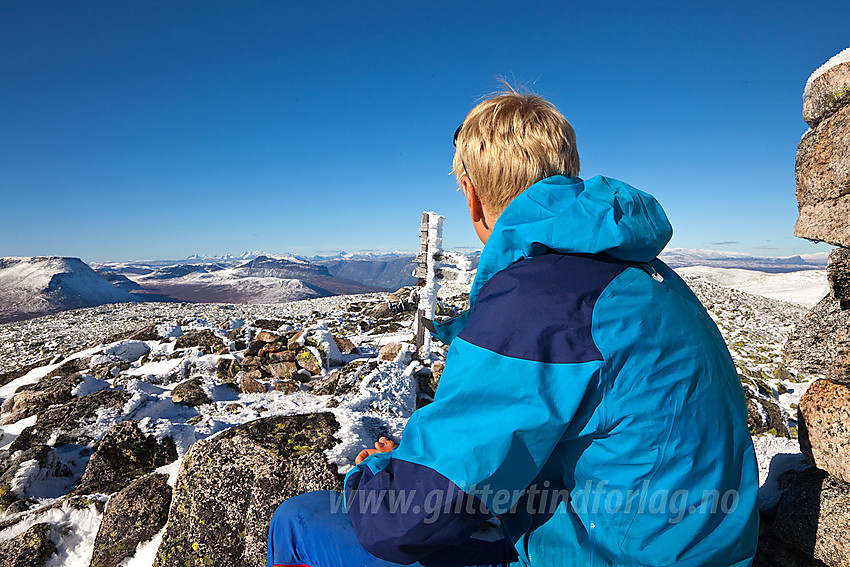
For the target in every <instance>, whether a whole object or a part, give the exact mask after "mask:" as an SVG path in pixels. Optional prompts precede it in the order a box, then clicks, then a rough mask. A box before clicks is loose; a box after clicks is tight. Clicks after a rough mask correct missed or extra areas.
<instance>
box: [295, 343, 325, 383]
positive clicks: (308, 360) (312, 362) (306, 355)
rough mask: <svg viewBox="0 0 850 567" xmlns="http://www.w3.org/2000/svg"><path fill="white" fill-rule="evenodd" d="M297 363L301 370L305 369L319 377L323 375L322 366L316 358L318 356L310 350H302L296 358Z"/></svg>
mask: <svg viewBox="0 0 850 567" xmlns="http://www.w3.org/2000/svg"><path fill="white" fill-rule="evenodd" d="M295 363H296V364H297V365H298V367H299V368H303V369H304V370H306V371H307V372H309V373H310V374H312V375H313V376H318V375H319V374H321V373H322V364H321V363H320V362H319V359H318V358H316V355H315V354H313V352H312V351H311V350H310V349H307V348H305V349H302V350H301V351H300V352H299V353H298V354H297V355H296V356H295Z"/></svg>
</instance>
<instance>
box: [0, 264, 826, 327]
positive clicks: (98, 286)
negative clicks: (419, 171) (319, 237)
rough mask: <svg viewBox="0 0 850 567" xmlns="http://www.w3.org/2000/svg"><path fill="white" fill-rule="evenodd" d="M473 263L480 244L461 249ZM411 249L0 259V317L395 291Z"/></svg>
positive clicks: (403, 281) (782, 268) (778, 267)
mask: <svg viewBox="0 0 850 567" xmlns="http://www.w3.org/2000/svg"><path fill="white" fill-rule="evenodd" d="M463 254H464V255H465V256H466V257H467V258H468V259H469V260H470V262H471V265H472V269H475V268H476V267H477V265H478V258H479V256H480V251H473V252H464V253H463ZM827 256H828V253H820V254H812V255H805V256H793V257H790V258H765V257H758V256H750V255H746V254H736V253H730V252H718V251H712V250H689V249H683V248H674V249H669V250H665V251H664V252H662V254H661V255H660V256H659V257H660V258H661V259H662V260H664V261H665V262H666V263H667V264H669V265H670V266H671V267H673V268H681V267H687V266H709V267H713V268H739V269H746V270H758V271H762V272H772V273H777V272H795V271H801V270H821V269H823V268H824V267H825V266H826V259H827ZM414 258H415V256H414V254H413V253H406V252H396V253H391V254H379V253H373V252H368V253H363V254H357V253H340V254H335V255H332V256H312V257H302V256H295V255H291V254H267V253H263V252H246V253H243V254H240V255H238V256H233V255H224V256H201V255H193V256H190V257H189V258H185V259H183V260H176V261H175V260H151V261H142V262H105V263H96V264H92V267H93V268H94V270H93V269H92V267H90V266H89V265H87V264H86V263H85V262H83V261H82V260H80V259H79V258H60V257H55V256H50V257H34V258H0V323H4V322H8V321H16V320H22V319H27V318H31V317H38V316H40V315H46V314H49V313H56V312H58V311H64V310H67V309H76V308H78V307H92V306H95V305H101V304H104V303H121V302H130V301H187V302H198V303H208V302H209V303H284V302H288V301H295V300H299V299H310V298H314V297H326V296H330V295H346V294H354V293H367V292H371V291H395V290H397V289H399V288H401V287H404V286H408V285H415V284H416V278H414V277H413V276H412V275H411V273H412V271H413V262H414Z"/></svg>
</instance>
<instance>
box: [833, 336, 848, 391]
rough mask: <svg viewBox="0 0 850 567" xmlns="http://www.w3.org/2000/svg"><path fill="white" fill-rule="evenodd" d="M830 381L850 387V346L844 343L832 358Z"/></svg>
mask: <svg viewBox="0 0 850 567" xmlns="http://www.w3.org/2000/svg"><path fill="white" fill-rule="evenodd" d="M829 379H830V380H832V381H833V382H836V383H838V384H844V385H845V386H850V344H847V343H842V344H841V345H840V346H839V350H838V351H837V352H836V353H835V355H834V356H833V357H832V364H831V365H830V367H829Z"/></svg>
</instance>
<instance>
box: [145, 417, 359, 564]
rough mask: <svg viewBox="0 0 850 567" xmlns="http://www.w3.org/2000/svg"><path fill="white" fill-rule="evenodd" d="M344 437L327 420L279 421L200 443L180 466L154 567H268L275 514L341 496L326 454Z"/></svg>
mask: <svg viewBox="0 0 850 567" xmlns="http://www.w3.org/2000/svg"><path fill="white" fill-rule="evenodd" d="M338 429H339V424H338V423H337V421H336V419H335V418H334V416H333V415H332V414H330V413H318V414H304V415H288V416H276V417H269V418H264V419H259V420H256V421H252V422H250V423H246V424H244V425H240V426H237V427H234V428H232V429H228V430H226V431H224V432H222V433H221V434H220V435H217V436H215V437H214V438H212V439H207V440H202V441H198V442H197V443H195V444H194V445H192V447H191V448H190V449H189V451H188V453H187V454H186V457H185V458H184V459H183V462H182V463H181V465H180V472H179V473H178V477H177V486H176V488H175V491H174V500H173V502H172V505H171V511H170V513H169V517H168V525H167V527H166V531H165V535H164V536H163V540H162V544H161V545H160V546H159V550H158V552H157V556H156V560H155V561H154V565H155V566H156V567H172V566H173V567H177V566H181V567H182V566H184V565H207V564H209V565H228V566H233V567H248V566H251V567H255V566H259V565H265V560H266V539H267V537H268V528H269V522H270V521H271V517H272V514H273V513H274V511H275V509H276V508H277V506H278V505H279V504H280V503H281V502H283V501H284V500H286V499H287V498H290V497H292V496H296V495H298V494H302V493H304V492H308V491H312V490H341V488H342V476H341V475H340V474H339V473H338V472H337V470H336V466H335V465H333V464H330V463H328V461H327V458H326V457H325V454H324V452H325V451H326V450H327V449H330V448H331V447H333V446H334V445H336V443H337V440H336V439H335V438H334V433H336V432H337V431H338Z"/></svg>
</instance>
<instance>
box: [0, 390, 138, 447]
mask: <svg viewBox="0 0 850 567" xmlns="http://www.w3.org/2000/svg"><path fill="white" fill-rule="evenodd" d="M129 399H130V394H128V393H127V392H125V391H124V390H102V391H100V392H96V393H94V394H89V395H88V396H84V397H82V398H79V399H77V398H74V399H72V400H71V401H69V402H67V403H65V404H62V405H59V406H54V407H51V408H48V409H46V410H44V411H42V412H40V413H39V414H38V419H37V420H36V422H35V425H32V426H30V427H27V428H26V429H24V430H23V431H22V432H21V434H20V435H19V436H18V438H17V439H15V440H14V441H13V442H12V444H11V445H10V446H9V451H12V452H14V451H18V450H21V449H26V448H27V447H31V446H33V445H37V444H42V443H46V442H47V441H48V440H49V439H51V444H52V445H53V446H54V447H60V446H62V445H67V444H68V443H77V444H79V445H87V444H89V443H91V442H92V441H93V440H94V438H95V436H97V435H99V434H98V433H97V430H98V428H97V421H98V418H99V416H100V415H103V413H104V412H110V411H120V410H122V409H123V407H124V404H126V403H127V401H128V400H129Z"/></svg>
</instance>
